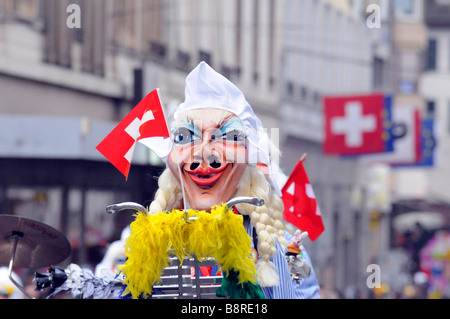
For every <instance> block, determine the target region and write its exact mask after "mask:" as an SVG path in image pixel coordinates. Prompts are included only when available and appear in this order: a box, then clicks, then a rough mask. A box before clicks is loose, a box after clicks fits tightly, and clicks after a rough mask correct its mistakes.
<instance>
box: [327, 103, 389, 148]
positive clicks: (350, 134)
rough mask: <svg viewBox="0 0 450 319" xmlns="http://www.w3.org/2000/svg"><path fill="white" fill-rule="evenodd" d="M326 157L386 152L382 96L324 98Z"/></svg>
mask: <svg viewBox="0 0 450 319" xmlns="http://www.w3.org/2000/svg"><path fill="white" fill-rule="evenodd" d="M323 102H324V116H325V140H324V144H323V150H324V153H325V154H335V155H357V154H367V153H380V152H384V151H385V140H384V139H383V132H384V127H383V121H384V117H383V116H384V103H385V97H384V96H383V95H381V94H373V95H362V96H342V97H325V98H324V100H323Z"/></svg>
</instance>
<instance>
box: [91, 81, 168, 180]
mask: <svg viewBox="0 0 450 319" xmlns="http://www.w3.org/2000/svg"><path fill="white" fill-rule="evenodd" d="M169 136H170V135H169V129H168V127H167V123H166V118H165V116H164V112H163V108H162V104H161V100H160V98H159V94H158V90H154V91H152V92H150V93H149V94H148V95H147V96H146V97H144V98H143V99H142V101H141V102H139V104H138V105H136V106H135V107H134V108H133V109H132V110H131V112H130V113H128V115H127V116H126V117H125V118H124V119H123V120H122V121H121V122H120V123H119V124H118V125H117V126H116V127H115V128H114V129H113V130H112V131H111V133H109V134H108V135H107V136H106V137H105V139H104V140H103V141H102V142H100V144H99V145H97V147H96V149H97V150H98V151H99V152H100V153H102V154H103V156H105V157H106V158H107V159H108V160H109V161H110V162H111V164H113V165H114V166H115V167H116V168H117V169H118V170H119V171H120V172H121V173H122V174H123V175H125V178H128V173H129V171H130V167H131V159H132V158H133V153H134V148H135V146H136V143H137V142H138V141H141V140H144V139H148V138H155V137H169Z"/></svg>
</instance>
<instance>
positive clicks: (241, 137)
mask: <svg viewBox="0 0 450 319" xmlns="http://www.w3.org/2000/svg"><path fill="white" fill-rule="evenodd" d="M222 139H224V140H225V141H229V142H242V141H245V132H242V131H239V130H229V131H227V132H225V133H224V134H223V135H222Z"/></svg>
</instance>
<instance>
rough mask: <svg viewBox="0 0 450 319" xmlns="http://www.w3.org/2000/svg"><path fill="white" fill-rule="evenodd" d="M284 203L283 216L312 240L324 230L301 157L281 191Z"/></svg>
mask: <svg viewBox="0 0 450 319" xmlns="http://www.w3.org/2000/svg"><path fill="white" fill-rule="evenodd" d="M281 194H282V196H281V198H282V200H283V203H284V212H283V218H284V220H286V221H287V222H289V223H291V224H292V225H294V226H296V227H297V228H299V229H300V230H302V231H304V232H305V231H307V232H308V235H309V238H310V239H311V240H312V241H314V240H316V239H317V238H318V237H319V236H320V234H321V233H322V232H323V231H324V230H325V227H324V225H323V221H322V216H321V213H320V209H319V205H318V203H317V200H316V196H315V195H314V191H313V188H312V186H311V183H310V182H309V179H308V175H306V171H305V168H304V167H303V159H301V160H300V161H299V162H298V163H297V165H296V166H295V168H294V170H293V171H292V173H291V175H290V176H289V178H288V180H287V182H286V184H285V185H284V187H283V189H282V191H281Z"/></svg>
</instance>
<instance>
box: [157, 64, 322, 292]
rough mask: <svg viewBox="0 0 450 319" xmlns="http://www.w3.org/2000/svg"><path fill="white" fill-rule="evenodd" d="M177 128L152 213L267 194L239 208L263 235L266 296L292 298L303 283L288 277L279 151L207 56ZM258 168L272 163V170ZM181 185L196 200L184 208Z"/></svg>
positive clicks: (251, 229) (251, 228) (259, 238)
mask: <svg viewBox="0 0 450 319" xmlns="http://www.w3.org/2000/svg"><path fill="white" fill-rule="evenodd" d="M171 134H172V139H173V146H172V148H171V151H170V153H169V155H168V158H167V166H168V167H167V169H166V170H165V171H164V172H163V174H162V175H161V176H160V178H159V182H158V185H159V189H158V191H157V192H156V194H155V199H154V201H153V202H152V204H151V205H150V209H149V210H150V213H156V212H161V211H166V210H168V211H170V210H172V209H174V208H178V209H183V208H192V209H196V210H210V209H211V207H212V206H213V205H217V204H219V203H223V202H227V201H229V200H230V199H232V198H233V197H238V196H250V197H258V198H261V199H263V200H264V202H265V205H263V206H261V207H255V206H252V205H249V204H238V205H237V206H236V207H237V211H238V212H239V214H242V215H244V216H248V217H249V220H250V222H249V223H248V225H246V226H247V230H248V233H249V234H251V236H252V237H253V238H255V239H256V240H254V241H253V243H254V244H255V248H256V250H257V255H258V256H257V261H256V265H255V266H256V271H257V273H258V275H259V276H258V283H259V285H260V286H261V287H262V288H263V291H264V293H265V294H266V296H270V297H274V296H275V297H276V296H278V297H280V298H283V297H288V296H289V297H293V296H294V295H295V291H296V289H297V288H298V287H295V284H294V283H292V282H291V281H290V280H289V272H288V269H287V265H286V262H285V257H284V249H285V247H286V246H287V243H288V242H287V238H286V235H287V236H288V237H289V238H290V235H289V234H286V233H285V231H284V224H283V208H284V207H283V202H282V200H281V198H280V196H279V189H280V187H279V186H278V185H277V182H276V181H277V180H279V179H280V178H279V177H280V176H277V174H280V170H279V168H278V166H276V164H275V163H274V162H273V161H272V160H271V157H270V155H271V150H272V154H273V153H275V152H277V151H278V150H276V149H274V146H273V145H271V147H269V146H268V142H269V139H268V137H267V135H265V134H264V132H263V130H262V125H261V122H260V121H259V119H258V118H257V117H256V116H255V114H254V113H253V110H252V108H251V107H250V105H249V104H248V102H247V101H246V99H245V97H244V96H243V94H242V92H241V91H240V90H239V89H238V88H237V87H236V86H235V85H234V84H232V83H231V82H230V81H229V80H227V79H226V78H225V77H223V76H222V75H220V74H218V73H217V72H215V71H214V70H213V69H212V68H211V67H210V66H209V65H207V64H206V63H205V62H201V63H200V64H199V66H197V68H196V69H194V70H193V71H192V72H191V73H190V74H189V75H188V77H187V78H186V89H185V101H184V103H182V104H181V105H180V106H179V107H178V108H177V110H176V112H175V114H174V118H173V123H172V125H171ZM275 154H277V153H275ZM258 167H263V168H265V173H266V175H265V174H264V173H263V172H262V170H260V169H258ZM181 187H184V194H185V199H186V205H187V206H189V207H183V206H184V202H183V191H182V189H181ZM310 281H311V283H312V284H311V285H310V286H311V287H313V288H311V287H310V288H309V289H310V296H309V297H312V296H315V297H317V296H318V285H317V282H316V280H315V277H313V278H311V279H310ZM274 291H277V292H275V293H274ZM306 295H308V294H305V295H304V296H306Z"/></svg>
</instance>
